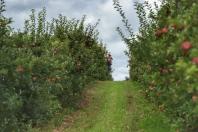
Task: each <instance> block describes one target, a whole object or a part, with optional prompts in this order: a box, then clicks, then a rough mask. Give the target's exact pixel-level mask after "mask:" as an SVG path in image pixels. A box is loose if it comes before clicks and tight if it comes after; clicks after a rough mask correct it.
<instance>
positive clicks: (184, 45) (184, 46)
mask: <svg viewBox="0 0 198 132" xmlns="http://www.w3.org/2000/svg"><path fill="white" fill-rule="evenodd" d="M191 48H192V44H191V43H190V42H189V41H184V42H183V43H182V45H181V49H182V50H183V52H184V53H187V52H188V51H189V50H190V49H191Z"/></svg>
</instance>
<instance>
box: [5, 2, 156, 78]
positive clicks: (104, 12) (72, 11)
mask: <svg viewBox="0 0 198 132" xmlns="http://www.w3.org/2000/svg"><path fill="white" fill-rule="evenodd" d="M134 1H140V0H120V3H121V5H122V6H123V9H124V10H125V12H126V14H127V16H128V18H129V20H130V23H131V25H132V27H133V30H134V32H137V30H138V19H137V16H136V13H135V10H134V6H133V3H134ZM141 1H142V0H141ZM149 1H154V0H149ZM5 2H6V6H7V12H6V15H7V16H9V17H12V18H13V20H14V23H13V24H12V25H13V27H14V28H15V29H18V28H22V27H23V23H24V19H27V18H28V16H29V14H30V10H31V9H36V10H37V11H38V10H41V9H42V8H43V7H46V9H47V14H48V20H50V19H52V18H54V17H57V16H58V14H60V13H61V14H63V15H65V16H67V17H69V18H81V17H82V16H83V15H87V21H86V22H87V23H95V22H96V21H97V20H98V19H100V20H101V21H100V25H99V26H98V30H99V32H100V38H101V39H102V40H103V42H104V43H105V44H106V47H107V49H108V50H109V51H110V52H111V53H112V55H113V59H114V60H113V77H114V79H115V80H124V79H125V77H126V76H129V75H128V74H129V70H128V68H127V65H128V58H127V56H125V54H124V51H125V50H126V45H125V44H124V43H123V42H122V40H121V38H120V36H119V35H118V33H117V32H116V31H115V30H116V27H118V26H121V25H122V22H121V18H120V16H119V14H118V12H116V10H115V9H114V8H113V0H5Z"/></svg>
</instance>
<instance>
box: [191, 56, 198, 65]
mask: <svg viewBox="0 0 198 132" xmlns="http://www.w3.org/2000/svg"><path fill="white" fill-rule="evenodd" d="M192 63H193V64H196V65H198V57H194V58H193V59H192Z"/></svg>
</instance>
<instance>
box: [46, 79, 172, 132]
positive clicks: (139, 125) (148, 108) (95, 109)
mask: <svg viewBox="0 0 198 132" xmlns="http://www.w3.org/2000/svg"><path fill="white" fill-rule="evenodd" d="M86 94H87V95H88V96H89V105H88V106H86V107H84V108H82V109H80V110H78V111H76V112H73V113H72V114H69V115H68V116H60V117H59V118H60V119H61V120H62V121H63V124H62V125H61V126H59V127H57V128H56V129H52V125H51V127H48V129H43V130H42V131H54V132H172V131H174V130H171V127H170V124H169V122H168V118H166V116H164V114H163V113H162V112H159V111H158V110H157V109H155V107H154V106H153V105H151V104H150V103H148V102H147V101H146V100H145V99H144V97H143V96H142V95H141V91H140V90H139V88H138V85H137V84H136V83H132V82H127V81H122V82H110V81H106V82H98V83H97V84H96V85H95V86H94V87H93V88H89V89H87V93H86ZM63 117H64V118H65V119H63ZM174 132H175V131H174Z"/></svg>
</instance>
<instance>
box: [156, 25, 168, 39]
mask: <svg viewBox="0 0 198 132" xmlns="http://www.w3.org/2000/svg"><path fill="white" fill-rule="evenodd" d="M166 33H168V28H167V27H164V28H162V29H159V30H157V31H156V32H155V36H157V37H161V36H162V35H163V34H166Z"/></svg>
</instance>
